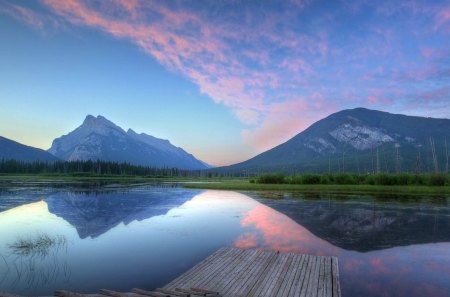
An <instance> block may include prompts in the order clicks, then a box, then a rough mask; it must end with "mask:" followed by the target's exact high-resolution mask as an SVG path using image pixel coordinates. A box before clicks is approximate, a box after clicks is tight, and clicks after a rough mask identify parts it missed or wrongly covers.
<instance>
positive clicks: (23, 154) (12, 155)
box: [0, 136, 59, 162]
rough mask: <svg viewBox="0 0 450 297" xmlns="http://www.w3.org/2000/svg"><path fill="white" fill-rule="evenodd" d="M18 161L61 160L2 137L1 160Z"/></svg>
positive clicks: (0, 142)
mask: <svg viewBox="0 0 450 297" xmlns="http://www.w3.org/2000/svg"><path fill="white" fill-rule="evenodd" d="M1 159H4V160H17V161H23V162H35V161H41V162H56V161H58V160H59V159H58V158H57V157H55V156H53V155H52V154H50V153H48V152H46V151H44V150H41V149H38V148H35V147H31V146H27V145H24V144H21V143H18V142H16V141H13V140H11V139H8V138H5V137H2V136H0V160H1Z"/></svg>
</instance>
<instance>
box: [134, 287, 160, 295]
mask: <svg viewBox="0 0 450 297" xmlns="http://www.w3.org/2000/svg"><path fill="white" fill-rule="evenodd" d="M131 291H132V292H133V293H136V294H139V295H144V296H151V297H167V294H164V293H159V292H155V291H146V290H141V289H138V288H134V289H132V290H131Z"/></svg>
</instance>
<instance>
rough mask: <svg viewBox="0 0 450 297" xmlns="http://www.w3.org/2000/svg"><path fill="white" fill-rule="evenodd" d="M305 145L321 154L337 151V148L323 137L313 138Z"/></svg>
mask: <svg viewBox="0 0 450 297" xmlns="http://www.w3.org/2000/svg"><path fill="white" fill-rule="evenodd" d="M304 145H305V146H306V147H307V148H310V149H312V150H313V151H315V152H316V153H319V154H321V153H323V152H335V151H336V147H335V146H334V145H333V144H332V143H331V142H328V141H326V140H325V139H323V138H321V137H314V138H311V139H309V140H308V141H307V142H306V143H305V144H304Z"/></svg>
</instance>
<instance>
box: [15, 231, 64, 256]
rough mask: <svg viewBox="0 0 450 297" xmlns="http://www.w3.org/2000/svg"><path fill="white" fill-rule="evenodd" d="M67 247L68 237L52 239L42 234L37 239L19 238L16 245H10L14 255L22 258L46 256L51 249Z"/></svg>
mask: <svg viewBox="0 0 450 297" xmlns="http://www.w3.org/2000/svg"><path fill="white" fill-rule="evenodd" d="M66 245H67V239H66V237H64V236H62V235H57V236H53V237H52V236H49V235H47V234H44V233H42V234H38V235H37V236H35V237H30V238H18V239H17V240H16V241H15V242H14V243H12V244H10V245H8V247H9V248H10V249H11V250H12V252H13V253H14V254H16V255H20V256H34V255H36V256H46V255H47V254H48V253H49V250H50V249H51V248H53V247H55V248H60V247H64V246H66Z"/></svg>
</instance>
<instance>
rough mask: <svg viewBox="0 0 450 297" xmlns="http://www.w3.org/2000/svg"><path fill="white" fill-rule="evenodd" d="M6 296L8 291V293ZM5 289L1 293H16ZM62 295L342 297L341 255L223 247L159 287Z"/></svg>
mask: <svg viewBox="0 0 450 297" xmlns="http://www.w3.org/2000/svg"><path fill="white" fill-rule="evenodd" d="M4 294H5V295H4ZM16 296H17V295H11V294H6V293H1V292H0V297H16ZM55 296H60V297H83V296H89V297H97V296H103V297H104V296H112V297H148V296H150V297H191V296H192V297H194V296H205V297H254V296H255V297H256V296H261V297H263V296H264V297H266V296H267V297H275V296H277V297H293V296H300V297H340V296H341V291H340V284H339V269H338V261H337V258H336V257H330V256H311V255H305V254H295V253H278V252H267V251H260V250H255V249H238V248H230V247H227V248H221V249H219V250H218V251H216V252H215V253H213V254H212V255H210V256H209V257H208V258H206V259H205V260H203V261H202V262H200V263H198V264H197V265H196V266H194V267H193V268H191V269H190V270H188V271H187V272H185V273H184V274H182V275H181V276H179V277H178V278H176V279H175V280H173V281H172V282H170V283H169V284H167V285H165V286H164V287H163V288H159V289H156V290H154V291H145V290H141V289H133V290H132V292H116V291H111V290H105V289H103V290H100V291H99V294H79V293H75V292H68V291H56V292H55Z"/></svg>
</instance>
